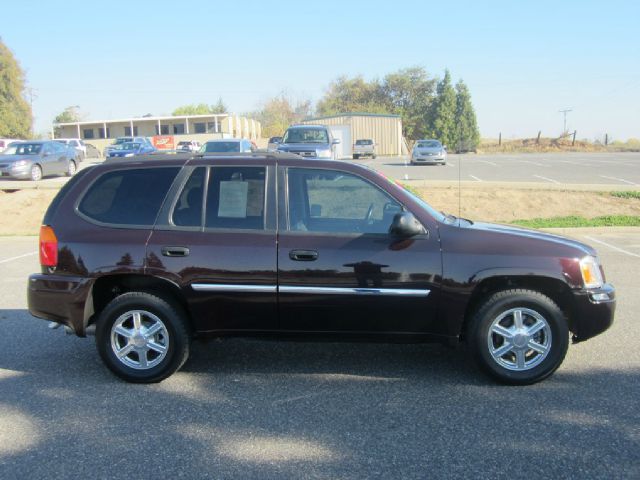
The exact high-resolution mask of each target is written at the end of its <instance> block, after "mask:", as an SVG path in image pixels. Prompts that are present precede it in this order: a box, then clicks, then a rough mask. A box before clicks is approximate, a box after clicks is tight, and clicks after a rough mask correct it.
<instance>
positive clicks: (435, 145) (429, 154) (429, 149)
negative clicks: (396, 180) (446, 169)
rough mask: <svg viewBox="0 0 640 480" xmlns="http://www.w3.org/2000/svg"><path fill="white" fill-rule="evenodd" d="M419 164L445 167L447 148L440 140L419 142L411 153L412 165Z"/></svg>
mask: <svg viewBox="0 0 640 480" xmlns="http://www.w3.org/2000/svg"><path fill="white" fill-rule="evenodd" d="M419 163H431V164H435V165H445V164H446V163H447V147H446V146H444V145H442V143H440V141H438V140H418V141H417V142H416V144H415V145H414V146H413V150H412V151H411V165H416V164H419Z"/></svg>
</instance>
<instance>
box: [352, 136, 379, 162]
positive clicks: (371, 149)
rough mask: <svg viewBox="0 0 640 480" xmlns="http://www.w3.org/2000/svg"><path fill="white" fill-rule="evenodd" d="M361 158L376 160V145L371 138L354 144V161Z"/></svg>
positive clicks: (362, 139)
mask: <svg viewBox="0 0 640 480" xmlns="http://www.w3.org/2000/svg"><path fill="white" fill-rule="evenodd" d="M360 157H371V158H373V159H375V158H376V144H375V142H374V141H373V140H371V139H370V138H361V139H358V140H356V143H354V144H353V159H354V160H357V159H359V158H360Z"/></svg>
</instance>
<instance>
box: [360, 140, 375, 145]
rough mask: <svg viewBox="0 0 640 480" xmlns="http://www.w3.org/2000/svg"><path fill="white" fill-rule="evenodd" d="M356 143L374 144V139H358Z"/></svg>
mask: <svg viewBox="0 0 640 480" xmlns="http://www.w3.org/2000/svg"><path fill="white" fill-rule="evenodd" d="M356 145H373V140H356Z"/></svg>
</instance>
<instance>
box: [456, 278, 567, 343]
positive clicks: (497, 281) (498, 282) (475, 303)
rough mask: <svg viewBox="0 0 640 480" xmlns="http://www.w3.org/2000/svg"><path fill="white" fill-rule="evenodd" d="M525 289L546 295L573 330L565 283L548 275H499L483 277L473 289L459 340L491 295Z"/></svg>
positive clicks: (464, 335) (462, 337)
mask: <svg viewBox="0 0 640 480" xmlns="http://www.w3.org/2000/svg"><path fill="white" fill-rule="evenodd" d="M512 289H525V290H533V291H536V292H539V293H542V294H543V295H546V296H547V297H549V298H550V299H551V300H553V301H554V302H555V303H556V304H557V305H558V307H560V310H562V312H563V314H564V315H565V318H566V319H567V322H568V327H569V330H570V331H575V330H574V320H573V310H574V299H573V295H572V293H571V287H569V285H567V283H566V282H564V281H562V280H560V279H558V278H555V277H552V276H548V275H541V274H535V275H513V274H501V275H490V276H485V277H484V278H483V279H482V280H481V281H480V282H478V284H477V285H476V286H475V288H474V289H473V291H472V293H471V296H470V298H469V301H468V302H467V306H466V309H465V313H464V321H463V325H462V330H461V339H464V338H465V337H466V332H467V328H468V326H469V324H470V322H471V319H472V317H473V314H474V313H475V312H476V311H477V310H478V308H480V306H481V305H482V304H483V303H484V301H485V300H486V299H487V298H489V297H490V296H491V295H492V294H494V293H497V292H501V291H504V290H512Z"/></svg>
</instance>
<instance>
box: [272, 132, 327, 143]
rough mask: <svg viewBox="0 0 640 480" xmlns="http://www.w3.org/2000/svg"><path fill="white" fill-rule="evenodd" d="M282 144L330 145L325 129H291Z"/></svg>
mask: <svg viewBox="0 0 640 480" xmlns="http://www.w3.org/2000/svg"><path fill="white" fill-rule="evenodd" d="M282 143H329V135H328V134H327V130H326V129H324V128H289V129H288V130H287V132H286V133H285V134H284V137H283V139H282Z"/></svg>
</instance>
